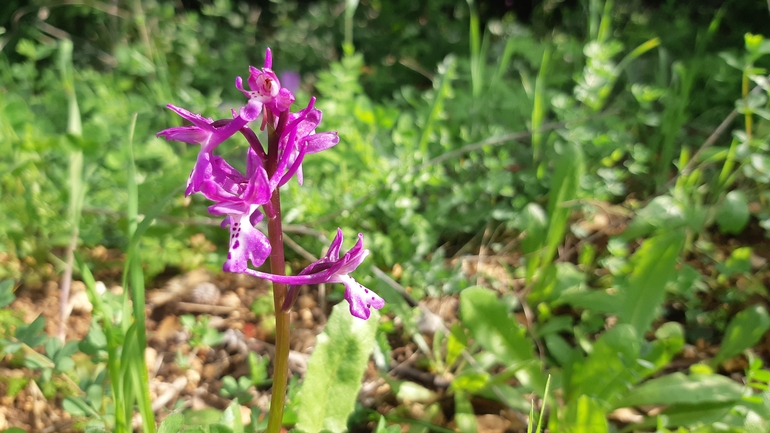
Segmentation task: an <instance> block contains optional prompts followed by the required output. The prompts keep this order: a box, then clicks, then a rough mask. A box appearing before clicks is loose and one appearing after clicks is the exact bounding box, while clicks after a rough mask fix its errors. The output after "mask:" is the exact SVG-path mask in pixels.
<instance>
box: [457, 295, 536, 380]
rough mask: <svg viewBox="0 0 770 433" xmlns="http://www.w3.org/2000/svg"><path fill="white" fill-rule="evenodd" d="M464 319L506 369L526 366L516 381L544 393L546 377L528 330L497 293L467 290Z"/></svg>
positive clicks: (462, 305)
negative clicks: (515, 317)
mask: <svg viewBox="0 0 770 433" xmlns="http://www.w3.org/2000/svg"><path fill="white" fill-rule="evenodd" d="M460 315H461V317H462V322H463V323H464V324H465V326H467V327H468V329H469V330H470V332H471V336H472V337H473V338H474V339H475V340H476V342H477V343H479V344H480V345H481V346H482V347H483V348H484V349H486V350H488V351H489V352H490V353H492V354H493V355H495V357H496V358H497V359H498V361H499V362H500V363H502V364H504V365H507V366H514V365H516V364H524V365H523V366H522V367H523V368H522V369H521V371H519V372H518V373H517V374H516V377H517V378H518V379H519V380H520V381H521V383H522V384H523V385H524V386H527V387H529V388H530V389H531V390H533V391H536V392H542V390H543V388H544V387H545V377H543V374H542V372H541V371H540V367H539V360H538V359H537V358H536V357H535V353H534V348H533V346H532V342H531V341H530V340H529V339H528V338H527V336H526V329H524V327H523V326H522V325H520V324H519V323H518V322H517V321H516V320H515V319H514V318H512V317H509V316H508V311H507V310H506V307H505V305H504V304H502V303H501V302H500V300H499V299H497V295H495V293H494V292H493V291H491V290H489V289H485V288H483V287H478V286H477V287H470V288H468V289H465V290H463V292H462V293H461V294H460Z"/></svg>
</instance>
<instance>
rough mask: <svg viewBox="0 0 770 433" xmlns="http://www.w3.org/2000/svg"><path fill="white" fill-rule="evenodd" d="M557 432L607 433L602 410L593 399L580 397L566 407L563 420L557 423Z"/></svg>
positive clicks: (585, 396) (584, 396) (605, 420)
mask: <svg viewBox="0 0 770 433" xmlns="http://www.w3.org/2000/svg"><path fill="white" fill-rule="evenodd" d="M558 430H559V431H565V432H569V433H603V432H607V431H609V430H608V426H607V419H606V418H605V413H604V410H603V409H602V406H601V404H600V403H599V402H597V401H596V400H595V399H593V398H591V397H589V396H587V395H581V396H580V397H579V398H578V399H577V400H575V401H572V402H571V403H570V404H568V405H567V408H566V413H565V415H564V418H563V419H562V420H560V421H559V429H558Z"/></svg>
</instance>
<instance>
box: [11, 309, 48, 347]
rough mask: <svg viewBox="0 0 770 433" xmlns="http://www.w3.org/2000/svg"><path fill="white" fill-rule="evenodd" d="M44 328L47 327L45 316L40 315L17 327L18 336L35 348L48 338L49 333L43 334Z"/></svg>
mask: <svg viewBox="0 0 770 433" xmlns="http://www.w3.org/2000/svg"><path fill="white" fill-rule="evenodd" d="M43 328H45V317H43V316H38V317H37V318H36V319H35V320H33V321H32V323H30V324H29V325H20V326H19V327H18V328H16V338H17V339H18V340H19V341H21V342H22V343H24V344H26V345H27V346H29V347H32V348H35V347H37V346H40V345H41V344H43V343H45V342H46V341H47V340H48V336H47V335H45V334H41V333H42V332H43ZM57 341H58V340H57Z"/></svg>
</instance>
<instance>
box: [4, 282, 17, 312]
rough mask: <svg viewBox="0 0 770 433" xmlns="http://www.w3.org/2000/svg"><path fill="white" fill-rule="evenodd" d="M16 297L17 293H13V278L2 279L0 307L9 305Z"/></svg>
mask: <svg viewBox="0 0 770 433" xmlns="http://www.w3.org/2000/svg"><path fill="white" fill-rule="evenodd" d="M14 299H16V295H14V294H13V280H2V281H0V308H3V307H5V306H7V305H9V304H10V303H11V302H13V300H14Z"/></svg>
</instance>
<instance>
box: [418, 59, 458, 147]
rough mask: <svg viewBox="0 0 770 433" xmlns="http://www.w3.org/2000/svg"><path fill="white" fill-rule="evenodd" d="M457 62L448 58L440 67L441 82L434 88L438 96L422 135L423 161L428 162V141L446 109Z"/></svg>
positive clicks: (434, 100) (434, 99) (435, 98)
mask: <svg viewBox="0 0 770 433" xmlns="http://www.w3.org/2000/svg"><path fill="white" fill-rule="evenodd" d="M456 65H457V62H456V61H455V58H454V56H451V55H450V56H448V57H447V58H446V60H444V62H442V64H441V66H439V73H440V75H439V80H440V81H439V82H438V84H437V85H435V86H434V87H435V88H436V90H435V92H436V96H435V97H434V98H433V105H432V106H431V108H430V114H429V116H428V120H427V121H426V122H425V127H424V128H423V130H422V134H421V135H420V146H419V147H420V157H422V159H423V161H427V160H428V140H429V139H430V135H431V133H432V132H433V124H434V123H436V120H437V119H438V117H439V115H440V114H441V112H442V110H443V109H444V99H446V97H447V95H448V94H449V89H450V85H451V83H452V80H453V79H454V75H455V68H456Z"/></svg>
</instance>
